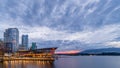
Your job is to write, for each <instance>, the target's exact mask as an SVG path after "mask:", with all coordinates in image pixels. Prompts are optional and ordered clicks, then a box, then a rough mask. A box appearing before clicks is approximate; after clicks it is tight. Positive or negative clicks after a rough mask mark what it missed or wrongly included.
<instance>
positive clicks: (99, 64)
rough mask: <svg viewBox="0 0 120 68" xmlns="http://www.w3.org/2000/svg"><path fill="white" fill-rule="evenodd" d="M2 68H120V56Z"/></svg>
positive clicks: (68, 58) (1, 67)
mask: <svg viewBox="0 0 120 68" xmlns="http://www.w3.org/2000/svg"><path fill="white" fill-rule="evenodd" d="M0 68H120V56H63V57H62V58H58V59H57V60H55V61H54V62H53V63H50V62H49V61H6V62H3V63H0Z"/></svg>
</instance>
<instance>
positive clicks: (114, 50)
mask: <svg viewBox="0 0 120 68" xmlns="http://www.w3.org/2000/svg"><path fill="white" fill-rule="evenodd" d="M81 53H88V54H100V53H120V48H102V49H91V50H85V51H82V52H81Z"/></svg>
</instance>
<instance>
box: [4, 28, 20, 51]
mask: <svg viewBox="0 0 120 68" xmlns="http://www.w3.org/2000/svg"><path fill="white" fill-rule="evenodd" d="M4 43H5V46H6V49H7V50H8V52H9V50H10V52H16V51H17V50H18V47H19V30H18V29H17V28H8V29H6V30H5V32H4Z"/></svg>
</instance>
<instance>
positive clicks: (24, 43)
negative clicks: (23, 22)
mask: <svg viewBox="0 0 120 68" xmlns="http://www.w3.org/2000/svg"><path fill="white" fill-rule="evenodd" d="M21 47H23V48H24V49H25V50H28V35H22V45H21Z"/></svg>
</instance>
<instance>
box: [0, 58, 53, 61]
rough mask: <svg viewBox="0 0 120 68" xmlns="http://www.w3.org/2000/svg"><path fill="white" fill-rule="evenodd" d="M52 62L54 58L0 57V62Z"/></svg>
mask: <svg viewBox="0 0 120 68" xmlns="http://www.w3.org/2000/svg"><path fill="white" fill-rule="evenodd" d="M21 60H23V61H54V58H33V57H18V58H17V57H1V58H0V61H21Z"/></svg>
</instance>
